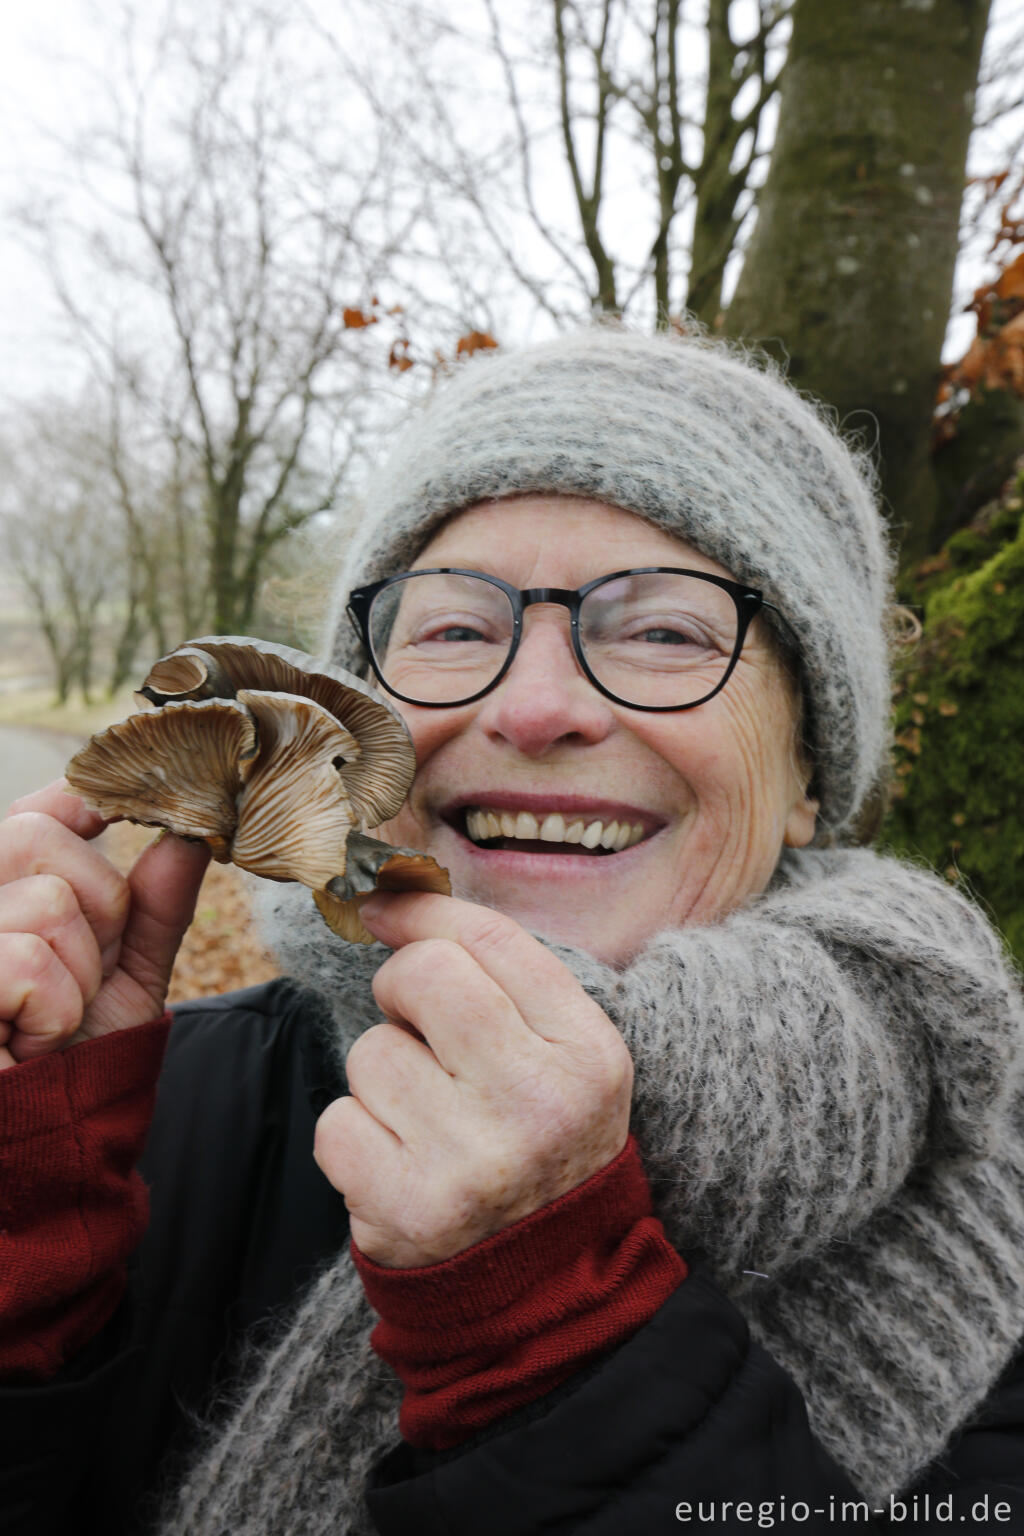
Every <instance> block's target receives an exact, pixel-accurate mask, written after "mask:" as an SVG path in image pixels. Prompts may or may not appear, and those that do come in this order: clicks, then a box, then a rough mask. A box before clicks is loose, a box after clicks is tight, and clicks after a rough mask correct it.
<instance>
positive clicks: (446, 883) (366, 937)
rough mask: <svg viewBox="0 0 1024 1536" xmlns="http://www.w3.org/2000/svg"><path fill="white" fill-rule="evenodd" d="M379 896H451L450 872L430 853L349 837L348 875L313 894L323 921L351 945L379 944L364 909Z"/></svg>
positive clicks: (357, 835)
mask: <svg viewBox="0 0 1024 1536" xmlns="http://www.w3.org/2000/svg"><path fill="white" fill-rule="evenodd" d="M374 891H429V892H433V893H434V894H435V895H437V896H450V895H451V893H452V883H451V880H450V879H449V876H448V871H447V870H446V869H443V868H442V867H441V865H440V864H438V862H437V860H436V859H433V858H431V856H430V855H429V854H428V853H420V852H419V851H418V850H417V849H415V848H392V847H391V845H390V843H382V842H381V841H380V839H379V838H376V837H367V836H366V835H365V833H362V832H358V831H354V832H352V833H350V834H349V839H348V849H347V853H346V858H345V873H344V875H339V876H335V877H334V879H332V880H330V881H328V883H327V889H326V890H322V891H314V892H313V900H314V901H315V902H316V905H317V910H318V911H319V913H320V915H321V917H322V918H323V919H324V921H325V922H326V924H327V926H328V927H329V928H331V929H332V930H333V931H334V932H335V933H336V934H338V936H339V937H340V938H343V939H346V940H347V941H348V942H349V943H350V944H374V943H376V940H375V939H374V936H373V934H372V933H370V931H369V929H368V928H364V926H363V923H362V921H361V919H360V916H359V909H360V907H361V906H362V905H363V902H364V901H366V900H367V898H368V897H369V896H371V895H372V894H373V892H374Z"/></svg>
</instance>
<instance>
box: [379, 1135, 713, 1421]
mask: <svg viewBox="0 0 1024 1536" xmlns="http://www.w3.org/2000/svg"><path fill="white" fill-rule="evenodd" d="M352 1254H353V1258H354V1260H355V1264H356V1268H357V1269H358V1271H359V1275H360V1277H361V1279H362V1281H363V1286H364V1288H365V1290H366V1295H367V1298H368V1299H369V1301H370V1304H371V1306H372V1307H373V1308H374V1310H375V1311H376V1312H378V1313H379V1314H380V1318H381V1321H380V1322H379V1323H378V1324H377V1326H376V1328H375V1329H374V1331H373V1335H372V1342H373V1346H374V1349H375V1350H376V1351H377V1353H378V1354H379V1355H380V1356H381V1358H382V1359H383V1360H386V1361H387V1363H388V1364H389V1365H390V1366H392V1368H393V1369H394V1370H395V1371H396V1372H397V1374H398V1375H399V1376H400V1377H401V1379H402V1381H403V1383H404V1384H405V1387H406V1394H405V1398H404V1400H403V1403H402V1411H401V1417H400V1421H399V1422H400V1427H401V1430H402V1434H403V1435H404V1437H405V1439H406V1440H408V1441H409V1442H410V1443H411V1444H413V1445H416V1446H420V1447H423V1448H424V1449H429V1450H443V1449H446V1448H448V1447H450V1446H454V1445H458V1444H459V1443H460V1442H461V1441H463V1440H465V1439H466V1438H468V1437H469V1436H470V1435H472V1434H475V1433H477V1432H478V1431H479V1430H481V1429H483V1428H485V1427H486V1426H487V1425H488V1424H491V1423H493V1422H494V1421H495V1420H496V1419H499V1418H501V1417H503V1416H504V1415H506V1414H508V1413H510V1412H512V1411H513V1410H514V1409H516V1408H520V1407H523V1406H525V1405H526V1404H527V1403H530V1402H533V1401H535V1400H536V1399H538V1398H540V1397H543V1396H545V1395H546V1394H547V1393H548V1392H550V1391H552V1390H553V1388H554V1387H556V1386H558V1385H559V1384H560V1383H561V1382H563V1381H566V1380H567V1379H568V1378H569V1377H570V1376H572V1375H574V1374H575V1373H576V1372H577V1371H578V1370H580V1368H581V1367H582V1366H584V1365H585V1364H586V1363H587V1362H588V1361H590V1360H593V1359H596V1358H597V1357H598V1356H599V1355H602V1354H606V1353H607V1352H608V1351H609V1350H611V1349H613V1348H614V1347H615V1346H616V1345H618V1344H620V1343H622V1342H623V1340H624V1339H626V1338H628V1337H629V1336H630V1335H631V1334H633V1333H635V1332H636V1330H637V1329H638V1328H640V1327H642V1326H643V1324H644V1323H646V1322H647V1321H648V1320H649V1319H650V1318H651V1317H653V1315H654V1313H655V1312H656V1311H657V1310H658V1308H659V1307H661V1306H662V1305H663V1303H664V1302H665V1301H667V1300H668V1297H669V1296H670V1295H671V1294H672V1292H673V1291H674V1290H675V1289H676V1287H677V1286H678V1285H679V1284H680V1283H681V1281H682V1280H684V1279H685V1278H686V1273H687V1271H686V1265H685V1264H684V1262H683V1260H682V1259H681V1258H680V1257H679V1255H678V1254H677V1253H676V1251H675V1249H674V1248H672V1246H671V1245H670V1243H669V1242H668V1240H667V1238H666V1237H665V1234H664V1230H663V1228H662V1225H661V1223H660V1221H657V1220H656V1219H655V1217H654V1216H653V1215H652V1214H651V1196H650V1189H649V1187H648V1184H647V1177H646V1175H645V1173H644V1169H643V1164H642V1163H641V1161H640V1154H639V1151H638V1149H637V1145H636V1142H635V1141H634V1139H633V1138H632V1137H630V1138H629V1140H628V1141H627V1143H626V1146H625V1148H624V1149H623V1151H622V1152H621V1153H620V1154H619V1156H618V1157H617V1158H615V1160H614V1161H613V1162H611V1163H609V1164H608V1165H607V1167H605V1168H602V1169H601V1170H600V1172H599V1173H596V1174H594V1176H593V1177H592V1178H590V1179H588V1180H587V1181H586V1183H584V1184H581V1185H579V1186H578V1188H576V1189H573V1190H570V1191H569V1193H568V1194H565V1195H563V1196H562V1197H561V1198H560V1199H559V1200H555V1201H554V1202H552V1204H551V1205H547V1206H544V1207H543V1208H542V1209H541V1210H539V1211H535V1212H534V1213H533V1214H532V1215H530V1216H526V1217H524V1218H523V1220H521V1221H518V1222H516V1223H515V1224H514V1225H513V1226H511V1227H507V1228H506V1229H505V1230H504V1231H503V1232H498V1233H496V1234H495V1236H494V1237H489V1238H486V1239H485V1240H484V1241H483V1242H481V1243H476V1244H474V1246H473V1247H472V1248H468V1249H466V1251H465V1252H464V1253H460V1254H457V1255H456V1256H455V1257H454V1258H452V1259H447V1260H445V1261H444V1262H443V1263H441V1264H430V1265H425V1266H423V1267H422V1268H417V1269H387V1268H385V1267H384V1266H383V1265H380V1264H375V1263H374V1262H373V1261H372V1260H370V1259H368V1258H366V1257H365V1255H363V1254H361V1253H360V1252H359V1250H358V1249H357V1248H356V1246H355V1244H354V1243H353V1245H352Z"/></svg>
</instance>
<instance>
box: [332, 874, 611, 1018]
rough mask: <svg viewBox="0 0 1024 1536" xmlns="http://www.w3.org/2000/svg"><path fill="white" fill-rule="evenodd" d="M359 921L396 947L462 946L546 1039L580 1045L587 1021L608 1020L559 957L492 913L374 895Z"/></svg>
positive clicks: (435, 899)
mask: <svg viewBox="0 0 1024 1536" xmlns="http://www.w3.org/2000/svg"><path fill="white" fill-rule="evenodd" d="M359 915H360V917H361V918H362V919H363V921H364V923H365V924H366V926H367V928H368V929H369V930H370V932H371V933H372V934H373V935H374V937H375V938H378V939H380V940H381V942H382V943H384V944H388V945H390V946H391V947H392V948H393V949H399V948H401V947H402V946H404V945H406V944H411V943H414V942H415V941H416V940H418V939H428V938H432V939H450V940H451V941H452V943H455V944H459V945H461V947H462V948H463V949H465V950H466V951H467V953H469V954H470V955H472V957H473V959H474V960H475V961H476V962H477V964H478V965H480V966H481V967H482V968H483V970H484V971H485V972H486V973H487V975H488V976H490V977H491V978H492V979H493V980H494V981H496V982H497V984H498V986H499V987H500V988H501V989H502V991H503V992H505V993H506V995H507V996H508V997H509V998H510V999H511V1000H512V1002H513V1003H514V1004H515V1006H516V1008H517V1009H518V1011H519V1013H520V1015H521V1016H522V1018H523V1019H524V1020H525V1022H526V1023H527V1024H528V1025H529V1026H530V1028H531V1029H532V1030H533V1031H534V1032H535V1033H536V1034H539V1035H541V1036H542V1037H543V1038H544V1039H546V1040H563V1039H567V1038H572V1039H574V1040H575V1039H578V1038H579V1035H580V1031H581V1029H585V1028H586V1020H587V1018H588V1017H593V1019H594V1021H595V1022H596V1020H597V1019H598V1018H599V1017H600V1018H601V1019H603V1018H604V1015H603V1014H601V1013H600V1010H599V1009H598V1008H597V1005H596V1004H595V1003H592V1002H591V1000H590V998H588V997H587V994H586V993H585V992H584V990H583V988H582V987H581V986H580V984H579V982H578V981H577V980H576V978H575V976H573V974H572V972H571V971H569V970H568V969H567V968H566V967H565V966H564V965H563V964H562V962H561V961H560V960H559V959H558V958H557V956H555V955H553V954H552V953H551V951H550V950H549V949H547V948H545V946H544V945H543V944H541V943H540V942H539V940H537V939H534V938H532V937H531V935H530V934H528V933H527V932H526V930H525V929H524V928H521V927H520V926H519V924H518V923H517V922H515V921H514V920H513V919H512V918H510V917H506V916H504V914H503V913H501V912H494V911H492V910H491V908H490V907H482V906H477V905H476V904H475V903H473V902H468V901H457V900H456V899H455V898H454V897H451V896H432V895H428V894H426V893H425V892H420V891H410V892H402V893H396V894H387V895H385V894H383V893H381V892H375V893H374V895H373V896H371V897H370V899H369V900H368V901H367V902H365V903H364V905H363V907H362V908H361V910H360V914H359ZM581 1004H583V1005H585V1006H583V1007H582V1008H581Z"/></svg>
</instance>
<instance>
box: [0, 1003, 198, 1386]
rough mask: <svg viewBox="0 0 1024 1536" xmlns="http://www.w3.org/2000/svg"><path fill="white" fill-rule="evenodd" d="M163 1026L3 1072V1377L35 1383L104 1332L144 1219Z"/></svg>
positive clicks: (0, 1201) (0, 1375)
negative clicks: (146, 1148)
mask: <svg viewBox="0 0 1024 1536" xmlns="http://www.w3.org/2000/svg"><path fill="white" fill-rule="evenodd" d="M169 1028H170V1015H169V1014H166V1015H165V1016H164V1017H163V1018H162V1019H158V1020H155V1021H154V1022H153V1023H150V1024H144V1025H142V1026H141V1027H139V1028H137V1029H128V1030H120V1031H117V1032H116V1033H113V1034H109V1035H103V1036H102V1037H100V1038H99V1039H96V1040H88V1041H84V1042H83V1043H82V1044H81V1045H76V1046H72V1047H71V1048H70V1049H69V1050H66V1051H55V1052H53V1053H52V1054H50V1055H48V1056H42V1057H39V1058H38V1059H37V1060H35V1061H30V1062H23V1063H21V1064H20V1065H19V1066H15V1067H9V1068H7V1069H6V1070H5V1071H2V1072H0V1378H2V1379H4V1380H7V1381H39V1380H44V1379H45V1378H46V1377H48V1376H52V1375H53V1374H54V1373H55V1372H56V1371H57V1370H59V1369H60V1367H61V1365H62V1364H63V1363H64V1362H65V1360H67V1359H69V1358H71V1356H73V1355H74V1354H75V1352H76V1351H78V1350H79V1349H81V1348H82V1347H83V1345H85V1344H87V1343H88V1341H89V1340H90V1339H91V1338H93V1337H94V1336H95V1334H97V1333H98V1332H99V1330H100V1329H101V1328H102V1327H103V1325H104V1323H106V1322H107V1320H108V1319H109V1318H110V1317H111V1315H112V1314H113V1312H114V1309H115V1308H116V1306H117V1304H118V1302H119V1301H120V1299H121V1294H122V1292H123V1290H124V1284H125V1263H126V1260H127V1258H128V1255H129V1254H130V1253H131V1252H132V1250H133V1249H134V1248H135V1247H136V1246H137V1245H138V1243H139V1241H140V1239H141V1237H142V1234H143V1232H144V1230H145V1226H146V1221H147V1218H148V1215H149V1200H148V1195H147V1192H146V1188H145V1185H144V1184H143V1182H142V1179H141V1178H140V1177H139V1175H138V1173H136V1172H135V1164H136V1162H137V1161H138V1158H139V1155H140V1153H141V1151H142V1146H143V1143H144V1141H145V1137H146V1132H147V1131H148V1129H149V1122H150V1118H151V1116H152V1112H153V1100H154V1095H155V1088H156V1079H157V1076H158V1074H159V1071H160V1066H161V1063H162V1061H163V1053H164V1047H165V1046H166V1043H167V1034H168V1030H169Z"/></svg>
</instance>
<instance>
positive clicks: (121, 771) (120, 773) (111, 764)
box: [66, 699, 256, 864]
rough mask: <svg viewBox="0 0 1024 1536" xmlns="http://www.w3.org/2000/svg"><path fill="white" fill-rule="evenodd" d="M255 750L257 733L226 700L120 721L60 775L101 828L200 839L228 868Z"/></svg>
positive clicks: (179, 706) (250, 721)
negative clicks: (129, 827) (133, 827)
mask: <svg viewBox="0 0 1024 1536" xmlns="http://www.w3.org/2000/svg"><path fill="white" fill-rule="evenodd" d="M157 721H159V724H158V725H157ZM255 750H256V727H255V723H254V721H253V718H252V716H251V715H250V714H249V712H248V711H247V710H246V709H244V708H243V707H242V706H241V705H240V704H236V703H235V702H234V701H233V700H229V699H203V700H201V701H200V702H198V703H194V704H167V705H166V706H165V707H164V708H163V709H162V710H161V711H160V713H159V715H156V714H150V713H146V714H140V715H130V716H129V717H128V719H127V720H121V721H119V722H118V724H116V725H112V726H110V728H109V729H108V730H106V731H101V732H100V734H99V735H97V736H94V737H93V738H92V740H91V741H89V742H87V744H86V745H85V746H84V747H83V748H82V750H81V751H80V752H76V753H75V755H74V757H73V758H72V759H71V761H70V763H69V764H68V766H67V770H66V775H67V781H68V784H69V785H70V786H71V788H72V789H73V790H74V791H75V794H76V795H81V797H82V799H83V800H85V801H87V802H88V803H89V805H91V806H92V807H93V809H94V810H96V811H98V812H99V814H100V815H101V816H103V817H104V818H105V819H106V820H107V821H113V820H116V819H123V820H126V821H137V822H141V823H142V825H143V826H148V827H167V828H168V829H169V830H170V831H171V832H177V833H178V835H179V836H180V837H193V838H201V839H202V840H203V841H204V842H206V843H209V845H210V848H211V849H212V851H213V856H214V858H215V859H218V860H219V861H220V862H221V863H222V864H226V863H227V862H228V861H229V860H230V858H231V851H230V849H231V839H232V836H233V834H234V830H235V819H236V811H235V802H236V799H237V796H238V793H239V791H240V789H241V787H242V772H243V767H244V764H245V763H246V762H247V761H248V760H249V758H250V757H251V756H252V755H253V753H254V752H255Z"/></svg>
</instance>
